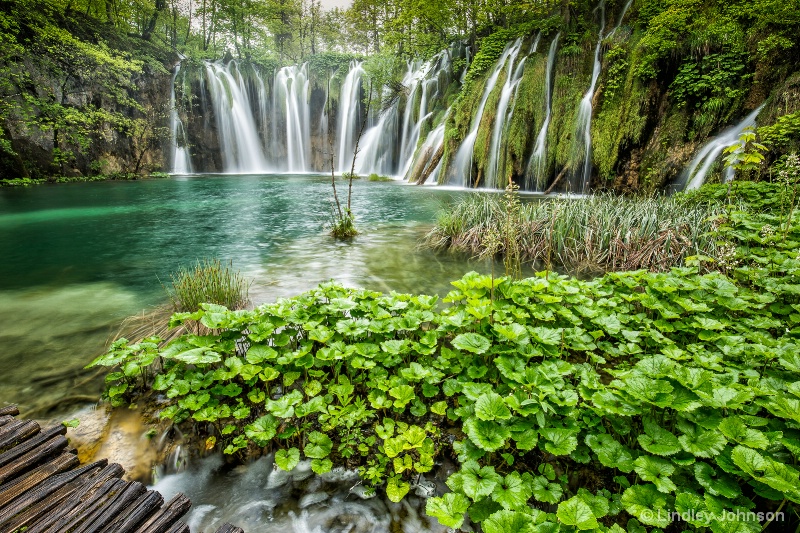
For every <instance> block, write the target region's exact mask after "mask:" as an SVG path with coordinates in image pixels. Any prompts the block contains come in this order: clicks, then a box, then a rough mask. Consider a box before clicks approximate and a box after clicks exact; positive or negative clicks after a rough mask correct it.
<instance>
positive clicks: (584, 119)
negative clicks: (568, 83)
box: [570, 0, 606, 193]
mask: <svg viewBox="0 0 800 533" xmlns="http://www.w3.org/2000/svg"><path fill="white" fill-rule="evenodd" d="M597 9H599V10H600V32H599V36H598V38H597V46H596V47H595V49H594V66H593V68H592V83H591V84H590V85H589V90H588V91H586V94H584V95H583V98H582V99H581V103H580V106H579V108H578V119H577V120H576V122H575V134H574V135H575V140H576V141H577V143H576V144H574V145H573V148H574V149H573V157H575V156H577V155H579V154H580V148H581V146H580V144H581V143H582V144H583V146H582V148H583V159H578V160H575V161H573V164H574V166H575V170H577V171H578V173H574V175H573V180H572V183H571V184H570V185H571V188H572V189H573V190H572V191H570V192H578V193H585V192H586V189H588V187H589V180H590V179H591V177H592V99H593V98H594V89H595V86H596V85H597V78H599V77H600V67H601V64H600V48H601V47H602V44H603V29H604V28H605V27H606V2H605V0H601V1H600V5H599V6H598V7H597ZM576 152H577V153H576ZM579 163H582V165H580V164H579Z"/></svg>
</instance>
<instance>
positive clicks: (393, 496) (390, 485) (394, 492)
mask: <svg viewBox="0 0 800 533" xmlns="http://www.w3.org/2000/svg"><path fill="white" fill-rule="evenodd" d="M406 457H408V456H406ZM410 488H411V487H410V485H409V484H408V482H407V481H403V479H402V478H401V477H400V476H391V477H389V481H387V483H386V496H388V497H389V499H390V500H391V501H393V502H394V503H398V502H399V501H400V500H402V499H403V498H404V497H405V495H406V494H408V490H409V489H410Z"/></svg>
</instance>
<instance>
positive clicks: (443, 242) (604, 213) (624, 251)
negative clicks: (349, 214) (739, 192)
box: [425, 194, 724, 272]
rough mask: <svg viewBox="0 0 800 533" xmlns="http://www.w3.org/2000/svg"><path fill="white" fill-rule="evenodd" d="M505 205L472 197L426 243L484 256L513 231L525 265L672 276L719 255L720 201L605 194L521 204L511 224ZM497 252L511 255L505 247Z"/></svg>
mask: <svg viewBox="0 0 800 533" xmlns="http://www.w3.org/2000/svg"><path fill="white" fill-rule="evenodd" d="M506 204H507V201H506V200H504V199H502V198H498V197H496V196H494V195H487V194H472V195H469V196H466V197H464V198H462V199H460V200H459V201H458V202H457V203H456V204H455V205H453V206H451V207H449V208H448V209H447V210H443V211H441V212H440V213H439V216H438V220H437V223H436V226H435V227H434V229H433V230H431V232H430V233H429V234H428V235H427V236H426V237H425V243H426V244H427V245H428V246H430V247H432V248H436V249H450V250H454V251H460V252H467V253H470V254H474V255H481V254H482V252H483V250H484V249H485V248H486V246H487V239H490V238H491V237H490V236H491V235H497V234H506V233H508V230H507V228H508V226H509V224H515V225H516V226H517V230H516V231H515V242H514V244H513V246H514V247H515V248H518V251H516V250H515V251H514V253H518V254H519V257H520V259H521V261H522V262H525V263H533V264H534V265H535V266H544V267H546V268H551V267H553V266H557V267H560V268H564V269H566V270H567V271H571V272H607V271H624V270H639V269H646V270H651V271H666V270H669V269H670V268H671V267H673V266H677V265H679V264H680V263H681V262H682V261H683V259H684V258H686V257H687V256H690V255H697V254H704V255H709V256H713V255H714V251H715V244H714V240H713V239H712V238H711V237H710V236H709V232H710V231H711V230H712V229H713V224H714V222H713V217H714V216H715V215H717V214H720V213H722V212H724V206H723V205H722V204H718V203H716V202H685V201H679V200H677V199H674V198H666V197H653V198H638V199H628V198H623V197H620V196H615V195H611V194H599V195H594V196H591V197H589V198H583V199H554V200H548V201H533V202H527V203H523V204H521V205H520V206H519V207H518V208H515V210H514V217H515V220H514V221H509V220H508V216H509V215H508V208H507V206H506ZM504 228H505V229H504ZM498 253H499V254H501V255H505V253H506V250H505V246H501V247H500V248H499V249H498Z"/></svg>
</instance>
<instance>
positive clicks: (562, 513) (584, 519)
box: [556, 496, 598, 530]
mask: <svg viewBox="0 0 800 533" xmlns="http://www.w3.org/2000/svg"><path fill="white" fill-rule="evenodd" d="M556 514H557V516H558V519H559V521H561V523H562V524H566V525H568V526H575V527H576V528H577V529H579V530H584V529H595V528H596V527H597V526H598V524H597V519H596V518H595V516H594V513H593V512H592V508H591V507H589V505H587V504H586V503H585V502H584V501H583V500H582V499H581V498H579V497H578V496H573V497H572V498H570V499H569V500H567V501H564V502H561V503H559V504H558V511H557V513H556Z"/></svg>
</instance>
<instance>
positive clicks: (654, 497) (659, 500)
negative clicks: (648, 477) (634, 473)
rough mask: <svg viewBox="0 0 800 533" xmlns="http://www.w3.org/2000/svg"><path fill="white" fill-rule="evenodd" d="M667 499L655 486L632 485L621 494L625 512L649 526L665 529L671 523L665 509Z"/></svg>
mask: <svg viewBox="0 0 800 533" xmlns="http://www.w3.org/2000/svg"><path fill="white" fill-rule="evenodd" d="M666 505H667V499H666V496H665V495H664V494H662V493H661V492H659V491H658V489H657V488H656V486H655V485H653V484H650V483H648V484H646V485H634V486H632V487H630V488H628V489H626V490H625V492H624V493H623V494H622V506H623V507H624V508H625V510H626V511H627V512H628V513H629V514H631V515H633V516H635V517H636V518H638V519H639V520H640V521H642V522H643V523H645V524H647V525H649V526H657V527H662V528H664V527H667V526H668V525H669V524H670V522H671V517H670V515H669V512H668V511H667V510H666V509H665V506H666Z"/></svg>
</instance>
